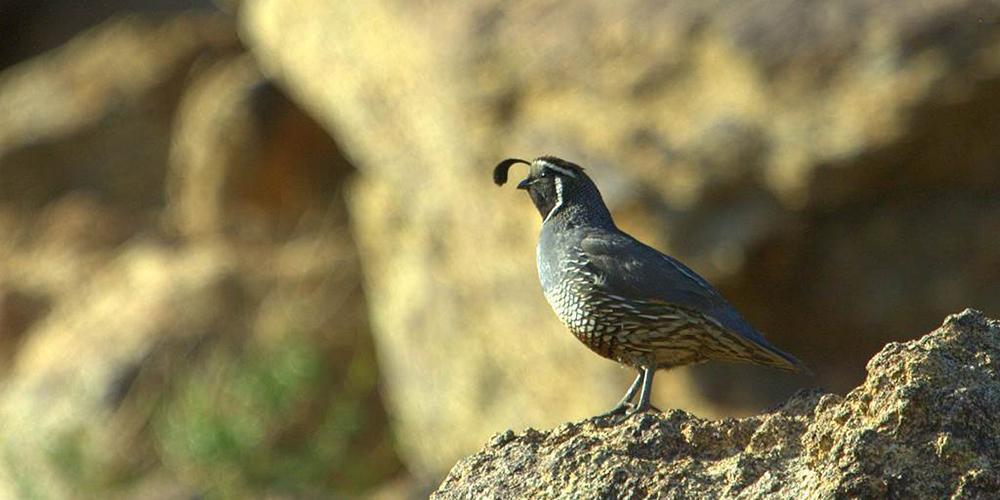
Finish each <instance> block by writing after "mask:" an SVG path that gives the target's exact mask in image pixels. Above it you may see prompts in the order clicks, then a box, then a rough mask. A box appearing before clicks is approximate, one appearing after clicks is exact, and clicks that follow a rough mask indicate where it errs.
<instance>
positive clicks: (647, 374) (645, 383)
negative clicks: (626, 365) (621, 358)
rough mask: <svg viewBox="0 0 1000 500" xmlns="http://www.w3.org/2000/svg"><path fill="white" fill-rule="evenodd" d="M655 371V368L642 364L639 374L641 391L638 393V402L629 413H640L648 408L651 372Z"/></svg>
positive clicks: (651, 384) (651, 382) (651, 380)
mask: <svg viewBox="0 0 1000 500" xmlns="http://www.w3.org/2000/svg"><path fill="white" fill-rule="evenodd" d="M655 373H656V369H655V368H650V367H648V366H644V367H643V368H642V373H641V374H640V375H641V376H642V392H640V393H639V403H638V404H637V405H636V406H635V409H633V410H632V411H631V412H630V414H634V413H642V412H644V411H646V410H648V409H649V396H650V391H651V390H652V388H653V374H655Z"/></svg>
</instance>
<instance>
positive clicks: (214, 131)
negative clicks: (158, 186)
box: [166, 55, 352, 238]
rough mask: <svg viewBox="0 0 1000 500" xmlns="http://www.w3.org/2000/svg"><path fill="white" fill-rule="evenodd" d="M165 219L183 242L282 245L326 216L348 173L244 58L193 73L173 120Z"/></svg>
mask: <svg viewBox="0 0 1000 500" xmlns="http://www.w3.org/2000/svg"><path fill="white" fill-rule="evenodd" d="M172 139H173V141H172V144H171V146H170V154H169V165H170V166H169V170H168V173H167V178H166V192H167V194H168V200H167V206H168V212H167V217H168V221H169V223H170V226H171V227H172V228H173V229H175V230H177V231H178V232H179V233H180V234H182V235H184V236H186V237H189V238H197V237H199V236H207V235H212V234H227V235H230V236H240V235H242V236H243V237H257V238H259V237H267V236H268V235H271V236H277V237H281V236H287V235H288V234H289V232H291V231H293V230H295V229H296V228H297V226H298V225H299V223H300V222H301V218H302V217H303V216H305V215H309V214H311V215H312V216H313V218H315V217H317V216H322V215H324V214H326V212H327V210H328V209H329V208H330V207H331V206H332V205H333V204H334V203H335V199H336V198H337V197H339V196H340V190H341V188H342V186H343V184H344V180H345V179H346V177H347V175H348V174H350V173H351V171H352V168H351V166H350V165H349V164H348V163H347V161H346V160H345V159H344V158H343V156H342V155H341V153H340V151H339V150H338V149H337V147H336V145H335V144H334V142H333V141H332V140H331V139H330V136H329V135H328V134H327V133H326V132H325V131H324V130H323V129H322V128H321V127H320V126H319V125H318V124H317V123H316V122H315V121H313V119H312V118H310V117H309V116H308V115H306V114H305V113H304V112H303V111H302V110H301V109H300V108H299V107H298V106H296V105H294V104H293V103H292V102H290V101H289V100H288V98H287V97H285V95H284V94H283V93H282V92H281V91H280V90H279V89H277V88H276V87H275V86H274V84H273V83H272V82H270V81H268V80H267V79H266V78H265V77H264V76H263V75H261V74H260V72H259V71H258V69H257V67H256V65H255V63H254V61H253V60H252V59H251V58H250V57H249V56H246V55H243V56H239V57H234V58H230V59H223V60H218V61H214V62H212V63H210V64H206V65H203V66H201V67H199V68H198V70H197V72H196V74H195V75H194V76H192V77H191V78H190V79H189V81H188V84H187V86H186V88H185V91H184V93H183V96H182V97H181V99H180V103H179V107H178V110H177V114H176V116H175V118H174V126H173V135H172Z"/></svg>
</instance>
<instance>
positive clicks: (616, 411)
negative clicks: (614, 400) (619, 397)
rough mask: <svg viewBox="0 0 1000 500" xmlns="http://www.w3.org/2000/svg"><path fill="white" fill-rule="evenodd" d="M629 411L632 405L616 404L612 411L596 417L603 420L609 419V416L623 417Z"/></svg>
mask: <svg viewBox="0 0 1000 500" xmlns="http://www.w3.org/2000/svg"><path fill="white" fill-rule="evenodd" d="M631 409H632V405H630V404H628V403H626V402H624V401H622V402H621V403H618V405H616V406H615V407H614V408H612V409H610V410H608V411H606V412H604V413H602V414H600V415H598V416H597V417H598V418H603V417H611V416H615V415H625V414H626V413H628V412H629V411H630V410H631Z"/></svg>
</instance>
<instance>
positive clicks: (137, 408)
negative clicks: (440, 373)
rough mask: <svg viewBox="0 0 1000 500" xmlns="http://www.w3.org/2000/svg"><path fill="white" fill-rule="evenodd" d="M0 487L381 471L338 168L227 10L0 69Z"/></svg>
mask: <svg viewBox="0 0 1000 500" xmlns="http://www.w3.org/2000/svg"><path fill="white" fill-rule="evenodd" d="M0 113H2V114H3V116H4V117H5V124H4V125H5V126H4V127H3V128H2V130H0V232H2V234H3V235H4V237H3V238H0V328H2V329H3V330H0V360H2V363H3V365H2V367H0V428H3V429H4V430H5V432H4V435H3V437H2V439H0V497H2V498H35V497H42V498H49V497H51V498H66V497H107V496H109V495H111V496H121V497H135V498H156V497H162V498H175V497H177V496H193V495H200V494H206V492H211V493H212V494H217V495H219V496H223V497H232V498H241V497H258V496H266V495H275V496H282V495H293V496H307V497H325V496H329V495H331V494H351V495H356V494H358V493H359V492H360V491H362V490H363V489H365V488H371V487H372V486H374V485H375V484H377V483H378V482H380V481H381V480H384V479H386V478H388V477H391V476H393V475H395V474H397V473H398V472H399V467H400V466H399V462H398V459H397V458H396V455H395V452H394V450H393V448H392V446H391V444H390V441H389V435H388V432H387V430H386V426H387V422H386V416H385V411H384V409H383V407H382V403H381V399H380V397H379V394H378V392H377V387H376V384H377V381H378V367H377V365H376V361H375V359H374V353H373V348H372V346H371V340H370V338H369V334H368V324H367V308H366V303H365V297H364V294H363V291H362V288H361V278H360V273H359V270H358V267H359V266H358V264H357V250H356V248H355V245H354V242H353V239H352V236H351V235H352V232H351V230H350V226H349V221H348V218H347V211H346V207H345V201H344V195H343V191H344V186H345V185H346V184H347V179H348V176H349V175H350V173H351V172H352V168H351V165H350V164H349V163H348V162H347V161H346V160H345V159H344V158H343V156H342V155H341V154H340V150H339V149H338V148H337V146H336V144H335V143H334V142H333V141H332V140H331V138H330V137H329V135H328V134H327V133H326V132H325V131H324V130H323V129H322V128H321V127H319V126H318V125H317V123H316V122H315V121H313V120H312V119H311V118H310V117H309V116H308V115H307V114H306V113H304V112H303V111H302V110H301V109H300V108H298V107H297V106H296V105H295V104H294V103H292V102H291V101H290V100H289V99H288V98H287V97H285V96H284V94H283V93H282V92H281V90H280V89H278V88H277V87H276V86H274V85H273V84H272V83H271V82H270V81H269V80H268V79H267V78H265V77H263V76H262V75H261V74H260V72H259V71H257V69H256V68H255V65H254V62H253V61H252V60H250V59H249V58H247V57H246V56H245V55H243V53H242V48H241V47H240V45H239V43H238V42H237V39H236V36H235V34H234V33H233V25H232V23H231V22H230V20H229V19H227V18H225V17H222V16H220V15H203V14H181V15H177V16H175V17H173V18H170V19H162V20H153V19H152V18H149V17H129V16H125V17H118V18H114V19H112V20H110V21H108V22H107V23H105V24H102V25H100V26H98V27H96V28H94V29H93V30H90V31H88V32H85V33H83V34H81V35H80V36H79V37H77V38H75V39H73V40H72V41H70V42H69V43H68V44H67V45H65V46H64V47H61V48H59V49H56V50H54V51H52V52H49V53H45V54H42V55H40V56H39V57H37V58H36V59H32V60H28V61H25V62H23V63H20V64H18V65H16V66H14V67H12V68H9V69H7V70H6V71H4V72H3V73H0Z"/></svg>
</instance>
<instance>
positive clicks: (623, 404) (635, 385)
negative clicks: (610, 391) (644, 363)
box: [601, 370, 642, 417]
mask: <svg viewBox="0 0 1000 500" xmlns="http://www.w3.org/2000/svg"><path fill="white" fill-rule="evenodd" d="M641 384H642V370H639V374H638V375H636V377H635V381H634V382H632V385H630V386H629V388H628V390H627V391H625V397H623V398H622V400H621V401H619V402H618V404H616V405H615V407H614V408H612V409H611V410H609V411H608V412H607V413H604V414H602V415H601V416H602V417H606V416H608V415H617V414H619V413H625V410H627V409H628V403H629V401H632V398H634V397H635V393H636V391H638V390H639V385H641Z"/></svg>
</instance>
